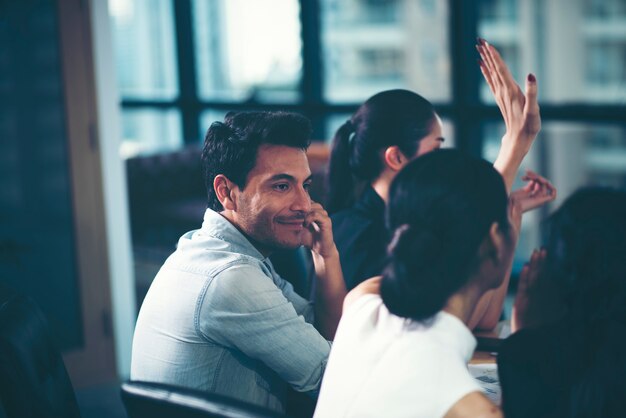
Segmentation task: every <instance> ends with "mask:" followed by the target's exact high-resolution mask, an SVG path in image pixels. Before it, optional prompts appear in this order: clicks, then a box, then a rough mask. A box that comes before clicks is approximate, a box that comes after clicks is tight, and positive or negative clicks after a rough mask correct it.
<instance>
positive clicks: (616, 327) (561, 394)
mask: <svg viewBox="0 0 626 418" xmlns="http://www.w3.org/2000/svg"><path fill="white" fill-rule="evenodd" d="M549 225H550V227H549V234H548V242H547V244H546V249H545V250H543V251H541V252H538V253H536V254H535V256H534V257H533V258H532V259H531V262H530V263H529V266H528V267H526V268H525V269H524V270H523V272H522V276H521V278H520V287H519V290H518V297H517V300H516V306H515V311H516V312H517V313H516V317H515V323H517V324H519V325H518V326H519V327H520V328H521V330H520V331H518V332H515V333H514V334H513V335H512V336H511V337H509V338H508V339H507V340H506V341H505V343H504V344H503V346H502V348H501V350H500V354H499V356H498V368H499V374H500V382H501V385H502V391H503V408H504V412H505V414H506V416H507V417H528V416H546V417H572V418H573V417H616V416H623V415H624V414H626V385H624V383H623V377H624V375H626V259H625V257H624V254H626V193H625V192H621V191H615V190H608V189H599V188H596V189H586V190H581V191H579V192H577V193H575V194H574V195H572V196H571V197H570V198H569V199H567V200H566V202H565V203H564V204H563V205H562V206H561V208H559V209H558V210H557V211H556V212H555V214H553V215H552V217H551V219H550V224H549Z"/></svg>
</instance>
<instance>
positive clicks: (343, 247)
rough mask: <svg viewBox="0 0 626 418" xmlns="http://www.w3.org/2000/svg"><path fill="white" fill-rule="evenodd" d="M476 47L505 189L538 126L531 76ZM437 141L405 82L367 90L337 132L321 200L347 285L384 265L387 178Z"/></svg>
mask: <svg viewBox="0 0 626 418" xmlns="http://www.w3.org/2000/svg"><path fill="white" fill-rule="evenodd" d="M477 49H478V51H479V53H480V55H481V61H480V68H481V70H482V73H483V75H484V77H485V80H486V81H487V83H488V85H489V87H490V89H491V91H492V93H493V94H494V97H495V99H496V103H497V104H498V107H499V108H500V111H501V113H502V115H503V118H504V123H505V125H506V133H505V135H504V137H503V138H502V145H501V148H500V153H499V155H498V158H497V159H496V162H495V163H494V167H495V168H496V169H497V170H498V171H499V172H500V173H501V174H502V176H503V177H504V183H505V186H506V190H507V191H510V190H511V187H512V184H513V181H514V180H515V177H516V175H517V171H518V168H519V166H520V164H521V162H522V160H523V158H524V156H525V155H526V154H527V153H528V151H529V150H530V147H531V145H532V143H533V141H534V139H535V137H536V136H537V133H538V132H539V130H540V127H541V118H540V116H539V106H538V104H537V83H536V80H535V77H534V76H533V75H532V74H529V75H528V77H527V80H526V89H525V93H524V92H522V90H521V89H520V87H519V86H518V85H517V84H516V83H515V80H514V79H513V77H512V75H511V73H510V72H509V70H508V68H507V66H506V64H505V63H504V61H503V60H502V58H501V57H500V55H499V54H498V52H497V51H496V49H495V48H494V47H493V46H491V45H489V44H488V43H487V42H485V41H484V40H482V39H481V40H479V44H478V45H477ZM443 142H444V138H443V134H442V124H441V119H440V118H439V116H438V115H437V113H436V112H435V110H434V108H433V106H432V104H431V103H430V102H429V101H428V100H426V99H425V98H423V97H422V96H420V95H419V94H417V93H414V92H411V91H408V90H388V91H383V92H381V93H378V94H376V95H374V96H372V97H370V98H369V99H368V100H367V101H366V102H365V103H363V105H361V106H360V107H359V109H358V110H357V111H356V112H355V113H354V114H353V115H352V117H351V118H350V119H349V120H348V121H346V123H344V124H343V125H342V126H341V127H340V128H339V130H338V131H337V133H336V134H335V137H334V139H333V145H332V152H331V157H330V164H329V171H328V176H327V192H328V193H327V202H326V205H325V208H326V209H327V210H328V212H329V213H330V214H331V215H332V221H333V236H334V238H335V243H336V245H337V249H338V250H339V255H340V258H341V266H342V270H343V274H344V279H345V281H346V286H347V288H348V289H352V288H353V287H354V286H356V285H358V284H359V283H360V282H362V281H363V280H365V279H368V278H370V277H372V276H376V275H379V274H381V273H382V267H383V264H384V260H385V248H386V246H387V243H388V242H389V239H390V238H391V236H390V235H389V233H388V231H387V229H386V228H385V222H384V208H385V203H386V202H387V201H388V190H389V185H390V184H391V181H392V180H393V178H394V177H395V176H396V175H397V173H398V172H399V171H400V170H401V169H402V167H404V166H405V165H406V164H407V163H408V162H409V161H411V160H413V159H414V158H416V157H418V156H420V155H423V154H426V153H428V152H431V151H433V150H435V149H438V148H440V147H441V144H442V143H443ZM524 180H526V181H529V182H530V187H532V188H533V190H534V191H535V193H536V195H537V196H539V195H541V196H542V197H543V198H544V201H543V202H545V201H547V200H551V199H552V198H553V193H552V192H553V188H552V186H551V185H550V183H549V182H548V181H547V180H546V179H544V178H542V177H540V176H538V175H536V174H534V173H532V172H529V173H527V176H526V177H525V178H524ZM543 202H542V203H543ZM507 284H508V283H507V282H505V283H503V286H502V288H501V289H498V291H497V292H494V295H493V297H492V298H488V299H489V301H486V302H483V303H481V306H480V307H479V309H477V315H476V318H474V320H473V323H472V327H474V326H477V325H479V326H480V327H481V328H492V327H494V326H495V324H496V323H497V320H498V318H499V317H500V312H501V308H502V302H503V300H504V295H505V293H506V288H507Z"/></svg>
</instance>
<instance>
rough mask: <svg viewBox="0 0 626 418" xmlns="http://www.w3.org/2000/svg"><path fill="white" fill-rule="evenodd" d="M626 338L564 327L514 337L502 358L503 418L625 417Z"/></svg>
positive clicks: (607, 328) (609, 328) (608, 330)
mask: <svg viewBox="0 0 626 418" xmlns="http://www.w3.org/2000/svg"><path fill="white" fill-rule="evenodd" d="M625 334H626V328H625V327H624V326H623V325H618V326H614V324H608V325H606V324H603V325H601V326H588V327H587V331H584V330H583V329H582V326H580V324H573V325H570V324H568V323H566V322H560V323H557V324H555V325H551V326H546V327H542V328H539V329H534V330H521V331H519V332H517V333H515V334H513V335H512V336H511V337H509V338H508V339H507V340H506V341H505V342H504V344H503V346H502V348H501V350H500V352H499V354H498V374H499V376H500V384H501V385H502V402H503V403H502V408H503V412H504V416H506V417H507V418H515V417H614V416H625V415H624V414H625V412H626V409H624V407H626V384H624V376H626V344H625V343H626V335H625ZM581 382H586V383H581ZM573 405H577V406H576V407H573Z"/></svg>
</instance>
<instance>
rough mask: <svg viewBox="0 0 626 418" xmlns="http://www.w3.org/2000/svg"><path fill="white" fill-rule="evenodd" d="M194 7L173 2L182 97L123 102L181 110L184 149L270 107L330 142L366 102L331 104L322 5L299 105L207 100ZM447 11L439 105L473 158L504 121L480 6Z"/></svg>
mask: <svg viewBox="0 0 626 418" xmlns="http://www.w3.org/2000/svg"><path fill="white" fill-rule="evenodd" d="M191 2H192V0H175V1H173V8H174V27H175V36H176V50H177V62H176V65H177V68H178V85H179V96H178V97H177V98H176V99H174V100H156V99H148V100H144V99H137V98H132V99H131V98H123V97H122V98H121V103H120V105H121V108H122V110H126V109H142V110H159V109H160V110H163V109H175V110H178V111H179V112H180V114H181V120H182V138H183V144H184V145H191V144H198V143H199V142H200V140H201V138H202V137H203V136H204V132H200V118H201V114H202V112H203V111H205V110H214V111H217V112H228V111H231V110H235V111H236V110H250V109H263V110H288V111H295V112H300V113H302V114H304V115H306V116H307V117H309V118H310V119H311V121H312V124H313V136H314V139H316V140H325V139H326V138H324V136H325V126H326V122H325V120H326V117H327V116H331V115H333V114H339V113H344V114H345V113H352V112H354V111H355V110H356V109H357V108H358V106H359V105H360V104H361V103H346V104H343V103H342V104H334V103H329V102H327V101H325V100H324V97H323V92H324V71H323V62H322V59H323V58H322V57H323V54H322V43H321V22H320V7H321V5H320V0H299V5H300V23H301V38H302V63H303V66H302V78H301V81H300V86H299V90H300V99H299V101H298V102H296V103H263V102H256V101H245V102H242V101H234V100H233V101H229V100H202V99H200V97H199V94H198V86H197V81H196V57H195V49H194V34H193V27H192V24H193V16H192V13H193V11H192V9H193V7H192V3H191ZM448 9H449V17H448V19H449V21H448V30H449V37H448V39H449V45H448V47H449V51H450V59H451V75H450V77H451V80H450V82H451V84H452V94H451V97H450V100H449V101H448V102H436V103H433V104H434V106H435V108H436V109H437V111H438V113H439V114H440V115H441V116H442V117H443V118H446V119H448V120H449V121H450V123H451V124H452V126H453V129H454V132H455V134H454V142H455V146H456V147H457V148H459V149H461V150H463V151H466V152H469V153H471V154H472V155H476V156H482V149H483V138H482V137H483V132H482V130H483V125H484V124H485V123H486V122H491V121H498V120H500V119H501V116H500V112H499V110H498V108H497V106H496V105H495V104H486V103H483V102H482V101H481V100H480V85H481V83H482V76H481V75H480V71H479V68H478V65H477V64H476V59H477V55H476V53H475V49H474V44H475V39H476V36H477V34H478V23H479V15H478V13H479V9H480V2H468V1H464V0H448ZM541 115H542V119H543V121H576V122H587V123H591V124H605V123H609V124H618V125H624V123H625V118H624V115H626V105H620V104H595V103H594V104H592V103H571V104H566V105H561V104H550V103H541ZM207 128H208V127H207ZM542 168H545V167H542Z"/></svg>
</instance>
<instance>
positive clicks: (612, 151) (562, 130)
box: [483, 121, 626, 267]
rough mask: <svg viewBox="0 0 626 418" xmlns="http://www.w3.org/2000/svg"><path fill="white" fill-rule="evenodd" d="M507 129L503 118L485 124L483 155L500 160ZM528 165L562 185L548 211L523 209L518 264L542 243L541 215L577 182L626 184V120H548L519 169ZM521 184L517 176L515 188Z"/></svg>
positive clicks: (568, 193) (564, 197)
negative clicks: (609, 122)
mask: <svg viewBox="0 0 626 418" xmlns="http://www.w3.org/2000/svg"><path fill="white" fill-rule="evenodd" d="M503 133H504V127H503V125H502V124H496V123H492V124H488V125H486V126H485V141H484V142H483V144H484V146H483V155H484V156H485V158H487V159H488V160H490V161H493V160H495V157H496V155H497V152H498V149H499V144H500V138H501V136H502V134H503ZM527 168H529V169H531V170H536V171H538V173H539V174H542V175H544V176H545V177H547V178H548V179H550V181H551V182H552V184H554V186H555V187H556V188H557V190H558V194H557V196H558V197H557V200H556V201H555V202H554V203H552V204H551V205H550V206H549V208H548V210H545V211H543V213H542V211H541V210H537V211H532V212H529V213H527V214H525V215H524V219H523V222H522V234H521V235H520V243H519V244H518V248H517V252H516V267H521V263H523V262H525V261H527V260H528V257H529V256H530V253H531V251H532V250H533V248H536V247H537V246H538V245H540V244H541V230H540V227H541V224H540V221H541V216H542V215H544V214H546V213H547V212H548V211H551V210H554V209H555V208H557V207H558V206H559V205H560V204H561V203H562V202H563V200H565V199H566V198H567V197H568V196H570V195H571V194H572V193H573V192H574V191H576V190H577V189H578V188H580V187H584V186H610V187H618V188H622V189H626V125H604V124H598V125H590V124H583V123H563V122H545V121H544V123H543V128H542V130H541V133H540V134H539V137H538V138H537V140H536V141H535V144H533V148H532V150H531V152H530V154H529V155H528V156H527V157H526V158H525V160H524V163H523V164H522V168H521V169H520V174H521V173H523V172H524V170H526V169H527ZM520 177H521V175H520ZM521 185H522V182H520V181H519V180H518V181H517V182H516V184H515V186H514V188H517V187H520V186H521Z"/></svg>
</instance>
